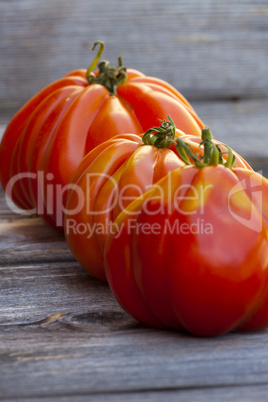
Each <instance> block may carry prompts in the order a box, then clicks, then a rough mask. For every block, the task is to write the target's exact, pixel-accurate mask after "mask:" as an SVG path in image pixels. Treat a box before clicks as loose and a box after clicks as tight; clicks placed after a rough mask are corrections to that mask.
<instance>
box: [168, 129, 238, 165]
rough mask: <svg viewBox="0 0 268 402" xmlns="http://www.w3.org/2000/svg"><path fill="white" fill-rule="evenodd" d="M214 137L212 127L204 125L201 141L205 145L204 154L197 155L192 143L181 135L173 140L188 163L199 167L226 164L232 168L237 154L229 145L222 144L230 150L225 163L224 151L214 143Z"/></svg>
mask: <svg viewBox="0 0 268 402" xmlns="http://www.w3.org/2000/svg"><path fill="white" fill-rule="evenodd" d="M212 139H213V136H212V133H211V131H210V129H209V128H208V127H204V128H203V130H202V142H201V143H200V146H201V145H203V147H204V153H203V155H202V156H198V155H195V154H194V153H193V149H192V147H191V145H190V144H187V143H186V142H185V141H183V140H182V139H181V138H180V137H177V138H176V141H173V143H174V144H175V146H176V148H177V152H178V154H179V156H180V157H181V159H182V160H183V161H184V162H185V164H186V165H193V166H196V167H198V168H203V167H205V166H211V165H224V166H225V167H227V168H232V167H233V166H234V164H235V156H234V154H233V152H232V150H231V148H229V147H228V145H225V144H222V145H224V146H225V147H226V148H227V151H228V158H227V161H226V162H225V163H224V160H223V158H222V155H223V154H224V152H222V151H221V149H220V147H219V146H218V145H217V144H214V142H213V141H212Z"/></svg>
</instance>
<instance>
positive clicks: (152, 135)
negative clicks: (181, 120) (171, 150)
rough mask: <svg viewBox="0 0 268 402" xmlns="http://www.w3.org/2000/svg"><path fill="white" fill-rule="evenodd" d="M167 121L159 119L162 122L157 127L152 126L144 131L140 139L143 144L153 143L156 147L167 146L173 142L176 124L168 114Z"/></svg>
mask: <svg viewBox="0 0 268 402" xmlns="http://www.w3.org/2000/svg"><path fill="white" fill-rule="evenodd" d="M168 119H169V121H166V120H160V119H159V120H160V121H162V124H161V125H160V126H159V127H152V128H150V129H149V130H147V131H146V133H144V135H143V137H142V141H143V143H144V145H153V146H155V147H156V148H158V149H160V148H168V147H169V146H170V144H171V143H172V142H174V138H175V133H176V126H175V124H174V121H173V120H172V118H171V117H170V116H168Z"/></svg>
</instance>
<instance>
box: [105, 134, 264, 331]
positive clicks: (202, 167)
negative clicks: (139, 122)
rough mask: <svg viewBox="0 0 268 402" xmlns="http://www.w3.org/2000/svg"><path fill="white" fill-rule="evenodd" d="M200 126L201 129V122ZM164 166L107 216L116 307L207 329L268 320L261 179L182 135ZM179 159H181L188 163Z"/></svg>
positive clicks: (155, 320)
mask: <svg viewBox="0 0 268 402" xmlns="http://www.w3.org/2000/svg"><path fill="white" fill-rule="evenodd" d="M203 131H204V130H203ZM177 141H178V150H179V153H180V155H181V157H182V158H183V159H185V162H186V163H188V165H187V166H183V167H179V168H177V169H175V170H173V171H171V172H170V173H169V174H168V175H167V176H165V177H164V178H163V179H161V180H160V181H158V182H157V183H156V184H154V185H153V186H152V187H151V188H150V189H149V190H148V191H147V192H145V193H144V194H143V195H141V196H140V197H139V198H137V199H136V200H134V201H133V202H132V203H130V204H129V205H128V206H127V207H126V208H125V209H124V210H123V211H122V212H121V213H120V214H119V215H118V216H117V217H116V219H115V221H114V223H113V226H112V228H111V231H110V234H109V236H108V240H107V242H106V246H105V250H104V258H105V271H106V275H107V279H108V283H109V285H110V287H111V289H112V291H113V293H114V295H115V297H116V298H117V300H118V302H119V303H120V304H121V306H122V307H123V308H124V309H125V310H126V311H127V312H128V313H129V314H131V315H132V316H133V317H134V318H136V319H137V320H139V321H141V322H143V323H145V324H147V325H150V326H154V327H160V328H161V327H162V328H175V329H178V330H187V331H189V332H190V333H192V334H194V335H197V336H214V335H219V334H224V333H226V332H228V331H232V330H253V329H260V328H264V327H266V326H267V325H268V180H267V179H265V178H264V177H262V176H261V175H260V174H258V173H256V172H253V171H252V170H249V169H245V168H243V167H238V165H237V164H235V165H234V166H233V164H234V162H235V159H234V158H233V154H232V152H231V150H230V149H228V148H227V149H228V158H227V160H228V162H225V163H223V161H222V160H221V158H220V156H219V149H218V148H217V146H215V144H213V142H212V141H211V139H210V138H207V139H206V141H205V143H204V155H203V158H202V159H201V158H200V156H196V155H194V150H191V149H190V148H189V146H187V144H186V143H185V142H183V141H181V139H180V138H179V139H178V140H177ZM187 160H188V162H187Z"/></svg>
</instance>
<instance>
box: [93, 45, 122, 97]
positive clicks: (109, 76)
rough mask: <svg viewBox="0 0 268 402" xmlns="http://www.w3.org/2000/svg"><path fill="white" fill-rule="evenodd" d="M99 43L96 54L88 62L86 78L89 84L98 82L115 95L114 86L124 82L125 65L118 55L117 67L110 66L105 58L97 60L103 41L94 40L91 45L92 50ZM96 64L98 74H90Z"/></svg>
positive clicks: (100, 53) (102, 47) (101, 50)
mask: <svg viewBox="0 0 268 402" xmlns="http://www.w3.org/2000/svg"><path fill="white" fill-rule="evenodd" d="M97 45H99V46H100V47H99V50H98V53H97V55H96V56H95V58H94V60H93V61H92V63H91V64H90V66H89V67H88V69H87V72H86V78H87V81H88V83H89V85H92V84H100V85H103V86H104V87H105V88H107V89H108V91H109V92H110V93H111V94H113V95H116V88H117V87H118V86H119V85H121V84H123V83H124V82H126V80H127V73H126V67H124V66H123V62H122V57H123V55H120V56H119V57H118V66H117V67H110V62H109V61H106V60H102V61H100V62H99V60H100V57H101V55H102V52H103V50H104V43H103V42H102V41H96V42H95V43H94V45H93V48H92V50H93V51H94V50H95V48H96V46H97ZM97 65H98V68H99V72H98V75H97V76H95V75H94V74H92V72H93V70H94V68H96V66H97Z"/></svg>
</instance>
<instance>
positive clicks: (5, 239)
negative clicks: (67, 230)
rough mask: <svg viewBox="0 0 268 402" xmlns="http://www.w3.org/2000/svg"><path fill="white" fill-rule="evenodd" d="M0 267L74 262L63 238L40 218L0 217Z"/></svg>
mask: <svg viewBox="0 0 268 402" xmlns="http://www.w3.org/2000/svg"><path fill="white" fill-rule="evenodd" d="M0 259H1V264H11V263H13V264H14V263H20V262H21V261H23V262H24V263H26V264H29V263H38V262H49V261H55V262H56V261H74V260H75V259H74V257H73V255H72V253H71V251H70V250H69V248H68V246H67V244H66V242H65V238H64V235H63V234H61V233H58V232H57V231H55V230H54V229H52V228H51V227H50V226H48V225H47V224H46V223H45V222H43V221H42V219H40V218H36V217H33V218H25V217H18V215H15V214H13V215H7V217H6V218H5V217H3V216H2V217H0Z"/></svg>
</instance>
